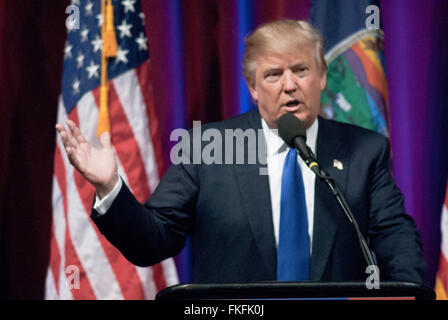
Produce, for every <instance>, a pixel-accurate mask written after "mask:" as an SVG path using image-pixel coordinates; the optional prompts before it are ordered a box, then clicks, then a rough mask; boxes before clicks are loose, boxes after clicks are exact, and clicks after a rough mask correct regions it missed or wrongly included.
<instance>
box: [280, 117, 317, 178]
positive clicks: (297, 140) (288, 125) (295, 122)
mask: <svg viewBox="0 0 448 320" xmlns="http://www.w3.org/2000/svg"><path fill="white" fill-rule="evenodd" d="M278 133H279V135H280V137H281V138H282V139H283V141H285V143H286V144H287V145H289V146H290V147H292V148H296V149H297V150H298V151H299V155H300V157H301V158H302V159H303V161H304V162H305V164H306V165H307V166H308V167H309V168H310V169H311V170H312V171H314V173H315V174H317V175H320V169H319V164H318V163H317V160H316V156H315V155H314V154H313V152H312V151H311V149H310V148H309V147H308V146H307V145H306V130H305V126H304V125H303V123H302V121H300V120H299V119H298V118H297V117H295V116H294V115H292V114H291V113H285V114H284V115H282V116H281V117H280V118H279V119H278Z"/></svg>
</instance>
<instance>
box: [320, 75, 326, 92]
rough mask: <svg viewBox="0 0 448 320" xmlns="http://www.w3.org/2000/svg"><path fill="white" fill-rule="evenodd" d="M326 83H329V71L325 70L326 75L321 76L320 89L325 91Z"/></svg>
mask: <svg viewBox="0 0 448 320" xmlns="http://www.w3.org/2000/svg"><path fill="white" fill-rule="evenodd" d="M326 85H327V73H326V72H325V73H324V75H323V76H322V77H321V78H320V91H323V90H324V89H325V86H326Z"/></svg>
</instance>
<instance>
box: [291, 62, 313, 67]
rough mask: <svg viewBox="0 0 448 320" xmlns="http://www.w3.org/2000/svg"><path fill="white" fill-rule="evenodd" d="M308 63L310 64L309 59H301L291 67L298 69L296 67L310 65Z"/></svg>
mask: <svg viewBox="0 0 448 320" xmlns="http://www.w3.org/2000/svg"><path fill="white" fill-rule="evenodd" d="M308 65H309V62H307V61H299V62H296V63H294V64H293V65H291V66H289V67H290V68H291V69H296V68H299V67H303V66H308Z"/></svg>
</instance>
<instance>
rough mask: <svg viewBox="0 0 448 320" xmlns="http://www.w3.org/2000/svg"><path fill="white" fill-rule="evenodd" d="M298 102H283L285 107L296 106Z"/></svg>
mask: <svg viewBox="0 0 448 320" xmlns="http://www.w3.org/2000/svg"><path fill="white" fill-rule="evenodd" d="M299 103H300V101H299V100H291V101H288V102H287V103H285V104H284V106H285V107H296V106H298V105H299Z"/></svg>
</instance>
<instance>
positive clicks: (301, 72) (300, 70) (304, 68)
mask: <svg viewBox="0 0 448 320" xmlns="http://www.w3.org/2000/svg"><path fill="white" fill-rule="evenodd" d="M307 71H308V68H307V67H302V68H298V69H296V73H297V74H305V73H306V72H307Z"/></svg>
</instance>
